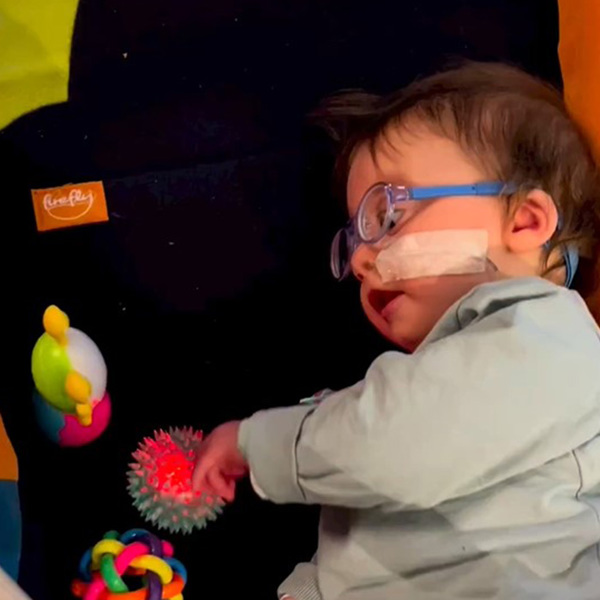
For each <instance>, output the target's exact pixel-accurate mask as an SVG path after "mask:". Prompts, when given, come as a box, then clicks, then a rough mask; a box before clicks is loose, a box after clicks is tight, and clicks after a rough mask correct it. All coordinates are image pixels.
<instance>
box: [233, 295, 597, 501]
mask: <svg viewBox="0 0 600 600" xmlns="http://www.w3.org/2000/svg"><path fill="white" fill-rule="evenodd" d="M554 301H555V300H554ZM569 302H570V300H569ZM553 306H554V305H553ZM559 308H560V305H559ZM544 309H545V305H544V301H543V300H539V299H538V300H536V302H534V303H530V302H527V301H521V302H519V303H518V304H513V305H509V306H506V307H505V308H500V309H499V310H497V311H495V312H493V313H492V314H491V315H489V316H487V317H485V318H483V319H481V320H480V321H478V322H475V323H473V324H471V325H469V326H468V327H466V328H464V329H463V330H462V331H460V332H458V333H455V334H453V335H451V336H449V337H447V338H445V339H441V340H439V341H437V342H435V343H432V344H431V345H429V346H427V347H426V348H425V349H424V350H423V351H420V352H417V353H415V354H414V355H412V356H409V355H403V354H399V353H388V354H385V355H383V356H381V357H380V358H378V359H377V360H376V361H375V362H374V363H373V365H372V366H371V368H370V369H369V372H368V373H367V376H366V378H365V380H364V382H361V383H359V384H357V385H356V386H354V387H352V388H349V389H347V390H344V391H342V392H339V393H336V394H333V395H332V396H330V397H328V398H326V399H325V400H323V402H322V403H321V404H320V405H319V406H318V407H315V406H298V407H292V408H281V409H272V410H267V411H264V412H261V413H257V414H256V415H254V416H253V417H251V418H250V419H248V420H246V421H243V422H242V424H241V427H240V433H239V446H240V449H241V451H242V454H243V455H244V456H245V457H246V459H247V461H248V463H249V465H250V470H251V472H252V474H253V477H254V479H255V481H256V484H257V486H258V487H259V488H260V489H261V490H263V491H264V493H265V495H266V496H267V497H268V498H269V499H270V500H272V501H275V502H281V503H283V502H293V503H311V504H313V503H314V504H324V505H327V504H329V505H342V506H353V507H370V506H374V505H377V504H381V503H385V502H387V501H390V500H393V501H394V502H395V503H399V504H401V505H405V506H406V507H407V508H414V507H430V506H435V505H437V504H439V503H441V502H443V501H445V500H448V499H451V498H454V497H458V496H462V495H465V494H469V493H473V492H476V491H478V490H480V489H483V488H485V487H487V486H490V485H493V484H494V483H496V482H499V481H502V480H504V479H507V478H509V477H511V476H514V475H516V474H518V473H522V472H524V471H527V470H529V469H531V468H534V467H537V466H539V465H541V464H543V463H545V462H547V461H548V460H551V459H553V458H556V457H558V456H560V455H562V454H564V453H566V452H569V451H570V450H572V449H573V448H575V447H577V446H579V445H580V444H582V443H584V442H585V441H587V440H588V439H590V438H592V437H593V436H594V435H596V433H597V425H596V423H597V422H598V418H600V409H599V407H598V406H597V401H596V399H597V397H598V396H597V394H598V387H599V384H598V383H597V382H596V383H594V382H591V381H590V377H589V373H590V365H589V364H586V363H589V361H591V360H596V358H595V357H597V355H598V347H597V340H596V341H594V336H593V335H591V336H589V342H588V341H586V344H589V345H590V347H589V348H587V347H586V346H585V344H584V345H583V346H581V347H573V344H572V339H573V331H574V330H573V327H574V326H577V328H579V325H580V324H579V323H574V322H573V321H569V314H572V313H573V311H572V310H570V307H569V306H567V305H566V306H565V312H564V313H563V311H560V313H561V314H560V316H561V318H563V319H564V320H565V322H564V323H559V324H556V325H555V326H554V327H553V328H552V330H551V331H552V334H551V335H548V331H547V330H546V329H545V328H544V323H543V318H540V316H541V315H542V313H543V311H544ZM553 310H555V309H553ZM471 314H472V310H471V308H470V307H469V306H468V305H465V306H462V307H461V308H459V310H457V319H461V320H463V322H464V321H466V320H468V319H469V318H470V315H471ZM550 318H552V316H551V317H550ZM594 344H596V345H595V346H594ZM581 348H584V349H585V352H583V351H582V350H581ZM594 386H595V387H594ZM592 388H594V389H592Z"/></svg>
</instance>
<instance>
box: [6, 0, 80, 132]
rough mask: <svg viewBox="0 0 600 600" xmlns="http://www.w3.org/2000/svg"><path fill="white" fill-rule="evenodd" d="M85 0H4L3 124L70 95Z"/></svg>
mask: <svg viewBox="0 0 600 600" xmlns="http://www.w3.org/2000/svg"><path fill="white" fill-rule="evenodd" d="M78 4H79V0H52V1H51V2H49V1H48V0H20V1H19V0H0V129H1V128H3V127H5V126H6V125H8V124H9V123H11V122H12V121H13V120H15V119H17V118H18V117H20V116H21V115H24V114H26V113H28V112H30V111H32V110H35V109H36V108H39V107H41V106H45V105H47V104H54V103H57V102H64V101H65V100H66V99H67V96H68V86H69V66H70V60H71V40H72V37H73V27H74V24H75V15H76V13H77V6H78Z"/></svg>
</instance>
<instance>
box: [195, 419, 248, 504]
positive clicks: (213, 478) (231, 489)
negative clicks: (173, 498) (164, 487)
mask: <svg viewBox="0 0 600 600" xmlns="http://www.w3.org/2000/svg"><path fill="white" fill-rule="evenodd" d="M239 430H240V421H229V422H228V423H223V425H219V427H217V428H216V429H215V430H214V431H213V432H212V433H211V434H210V435H209V436H207V437H206V439H205V440H204V441H203V442H202V444H200V448H199V449H198V453H197V455H196V467H195V468H194V474H193V476H192V486H193V488H194V490H199V491H205V492H207V493H209V494H214V495H216V496H219V497H221V498H223V500H225V501H226V502H232V501H233V499H234V497H235V482H236V480H237V479H240V478H241V477H244V475H247V474H248V470H249V467H248V463H247V462H246V460H245V459H244V457H243V456H242V453H241V452H240V451H239V450H238V433H239Z"/></svg>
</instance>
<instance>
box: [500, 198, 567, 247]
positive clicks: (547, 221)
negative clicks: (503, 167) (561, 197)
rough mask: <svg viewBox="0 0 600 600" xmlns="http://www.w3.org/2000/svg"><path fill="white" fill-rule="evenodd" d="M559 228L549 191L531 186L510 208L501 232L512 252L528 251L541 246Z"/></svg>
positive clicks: (556, 211) (556, 212) (556, 210)
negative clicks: (503, 229)
mask: <svg viewBox="0 0 600 600" xmlns="http://www.w3.org/2000/svg"><path fill="white" fill-rule="evenodd" d="M557 227H558V209H557V208H556V204H555V203H554V200H553V199H552V196H550V194H547V193H546V192H544V191H542V190H540V189H534V190H531V191H529V192H527V195H526V196H525V197H523V198H521V199H520V200H519V203H518V204H516V205H515V207H514V208H513V209H512V210H511V212H510V214H509V218H508V220H507V224H506V228H505V231H504V235H505V240H504V241H505V243H506V246H507V248H509V250H511V251H512V252H514V253H516V254H519V253H522V252H531V251H532V250H537V249H539V248H541V247H542V246H544V244H545V243H546V242H547V241H548V240H549V239H550V238H551V237H552V236H553V235H554V232H555V231H556V229H557Z"/></svg>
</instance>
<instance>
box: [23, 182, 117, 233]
mask: <svg viewBox="0 0 600 600" xmlns="http://www.w3.org/2000/svg"><path fill="white" fill-rule="evenodd" d="M31 197H32V198H33V209H34V211H35V220H36V223H37V229H38V231H51V230H52V229H63V228H65V227H76V226H78V225H89V224H90V223H104V222H106V221H108V210H107V208H106V195H105V194H104V186H103V185H102V182H101V181H93V182H89V183H77V184H69V185H63V186H61V187H55V188H46V189H42V190H31Z"/></svg>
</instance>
